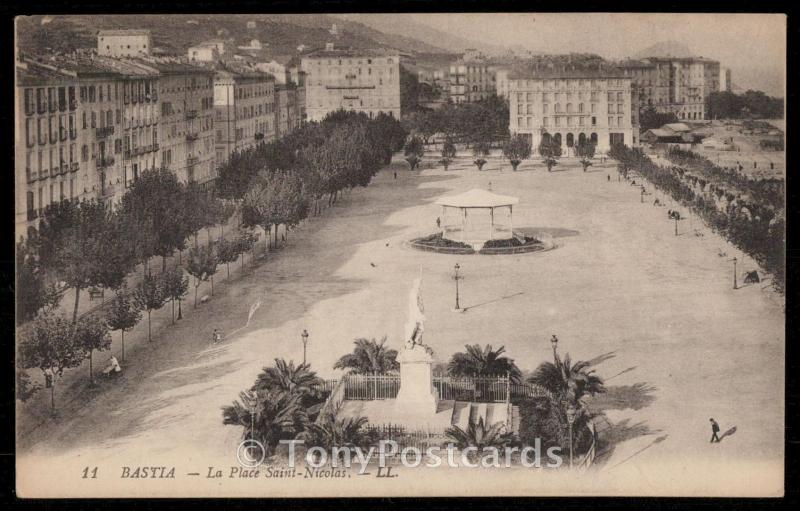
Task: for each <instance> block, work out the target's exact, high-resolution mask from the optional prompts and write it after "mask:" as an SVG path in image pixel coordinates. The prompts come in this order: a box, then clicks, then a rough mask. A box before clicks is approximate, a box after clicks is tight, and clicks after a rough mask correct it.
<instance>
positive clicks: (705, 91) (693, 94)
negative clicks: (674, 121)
mask: <svg viewBox="0 0 800 511" xmlns="http://www.w3.org/2000/svg"><path fill="white" fill-rule="evenodd" d="M619 66H620V68H621V69H622V70H623V71H624V72H625V74H626V76H629V77H630V78H631V80H632V82H633V84H634V86H635V89H636V92H637V93H638V94H639V103H638V104H639V106H640V108H642V107H647V106H653V107H654V108H655V109H656V111H659V112H664V113H674V114H675V115H676V116H677V117H678V118H679V119H682V120H702V119H705V118H706V100H707V99H708V96H709V94H711V93H712V92H718V91H719V90H720V64H719V62H717V61H715V60H711V59H706V58H703V57H680V58H679V57H650V58H647V59H644V60H641V61H636V60H626V61H624V62H622V63H621V64H620V65H619Z"/></svg>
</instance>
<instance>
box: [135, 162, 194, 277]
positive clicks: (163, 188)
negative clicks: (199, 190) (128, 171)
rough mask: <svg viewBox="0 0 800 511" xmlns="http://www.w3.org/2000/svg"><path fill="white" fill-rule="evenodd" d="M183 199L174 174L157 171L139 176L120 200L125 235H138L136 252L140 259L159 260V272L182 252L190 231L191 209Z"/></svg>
mask: <svg viewBox="0 0 800 511" xmlns="http://www.w3.org/2000/svg"><path fill="white" fill-rule="evenodd" d="M202 204H203V202H201V201H196V202H193V203H190V202H188V201H186V200H185V198H184V188H183V186H182V185H181V183H180V182H178V178H177V176H176V175H175V173H174V172H172V171H170V170H169V169H165V168H159V169H152V170H147V171H145V172H142V174H141V175H140V176H139V178H138V179H136V180H135V181H134V182H133V184H132V185H131V187H130V188H129V189H128V191H127V192H126V193H125V195H123V197H122V204H121V211H122V215H123V217H124V218H125V219H126V220H125V223H126V224H127V229H128V232H134V233H135V232H141V234H143V236H142V237H141V240H142V241H144V242H145V246H144V247H142V249H140V250H139V252H140V254H139V256H140V257H141V258H142V259H145V258H149V256H150V255H158V256H161V267H162V271H163V270H164V269H166V258H167V257H168V256H171V255H172V253H173V252H174V251H175V250H176V249H182V248H183V247H184V243H185V240H186V236H187V234H188V233H189V232H191V231H190V230H188V228H187V224H186V217H185V215H186V211H187V208H189V207H191V206H193V205H194V206H195V207H196V206H200V205H202Z"/></svg>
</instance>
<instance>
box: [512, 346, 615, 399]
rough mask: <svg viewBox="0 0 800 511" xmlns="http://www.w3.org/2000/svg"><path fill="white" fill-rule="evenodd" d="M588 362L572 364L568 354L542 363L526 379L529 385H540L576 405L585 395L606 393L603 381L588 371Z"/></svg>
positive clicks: (591, 371)
mask: <svg viewBox="0 0 800 511" xmlns="http://www.w3.org/2000/svg"><path fill="white" fill-rule="evenodd" d="M590 367H591V363H589V362H583V361H579V362H575V364H573V363H572V361H571V360H570V357H569V354H567V356H565V357H564V360H561V359H560V358H556V359H555V363H553V362H542V363H541V364H539V367H537V368H536V371H534V373H533V374H532V375H531V376H530V377H529V378H528V382H529V383H533V384H536V385H540V386H542V387H544V388H546V389H547V390H549V391H550V392H552V393H553V394H556V395H558V396H561V397H562V399H567V400H569V401H570V402H571V403H574V404H576V405H579V404H580V400H581V398H583V396H585V395H587V394H588V395H591V396H593V395H595V394H599V393H602V392H605V391H606V388H605V386H604V384H603V379H602V378H601V377H599V376H597V375H596V374H594V369H591V370H590V369H589V368H590Z"/></svg>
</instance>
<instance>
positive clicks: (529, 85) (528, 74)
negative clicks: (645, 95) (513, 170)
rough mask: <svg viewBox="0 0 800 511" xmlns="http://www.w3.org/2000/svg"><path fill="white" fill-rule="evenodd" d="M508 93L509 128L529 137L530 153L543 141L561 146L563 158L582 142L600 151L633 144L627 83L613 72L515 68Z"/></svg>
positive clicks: (634, 132)
mask: <svg viewBox="0 0 800 511" xmlns="http://www.w3.org/2000/svg"><path fill="white" fill-rule="evenodd" d="M508 90H509V108H510V123H509V129H510V131H511V132H512V133H515V134H524V135H526V136H527V137H529V138H530V141H531V146H532V148H533V152H534V153H536V152H537V149H538V146H539V143H540V142H541V140H542V138H544V137H552V139H553V140H556V141H557V142H558V143H560V144H561V145H562V148H563V151H564V152H563V154H564V155H565V156H570V155H573V154H574V149H573V148H574V147H575V146H576V145H577V144H578V143H580V142H581V141H584V140H588V141H593V142H595V144H596V150H597V151H598V152H599V153H604V152H606V151H608V150H609V149H610V147H611V146H612V145H614V144H627V145H635V144H637V143H638V133H637V131H638V128H637V127H635V126H634V118H633V115H632V103H631V101H632V100H631V79H630V78H628V77H626V76H624V75H623V73H622V72H621V71H620V70H619V69H617V68H614V67H610V66H595V67H592V68H590V69H576V68H574V67H565V68H561V69H558V68H551V67H546V68H538V69H537V68H524V69H515V70H512V71H511V72H510V73H509V77H508Z"/></svg>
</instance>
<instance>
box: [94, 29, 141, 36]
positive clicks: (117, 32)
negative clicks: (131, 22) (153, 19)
mask: <svg viewBox="0 0 800 511" xmlns="http://www.w3.org/2000/svg"><path fill="white" fill-rule="evenodd" d="M97 35H98V36H115V35H146V36H149V35H150V31H149V30H145V29H119V30H101V31H99V32H98V33H97Z"/></svg>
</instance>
